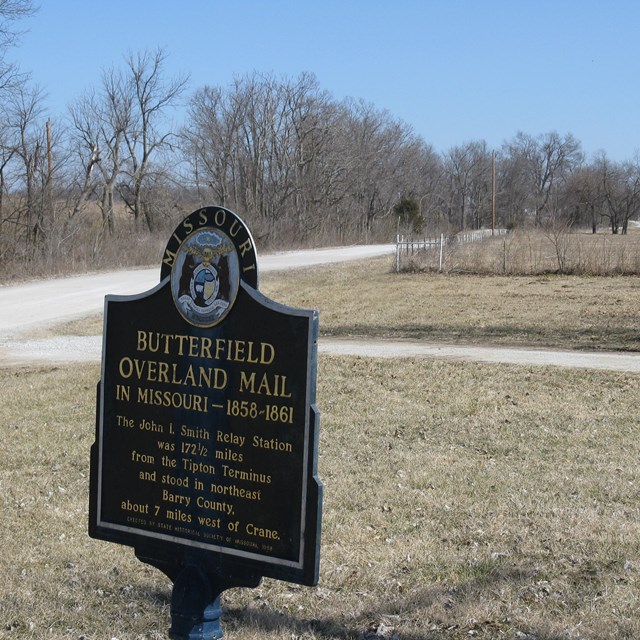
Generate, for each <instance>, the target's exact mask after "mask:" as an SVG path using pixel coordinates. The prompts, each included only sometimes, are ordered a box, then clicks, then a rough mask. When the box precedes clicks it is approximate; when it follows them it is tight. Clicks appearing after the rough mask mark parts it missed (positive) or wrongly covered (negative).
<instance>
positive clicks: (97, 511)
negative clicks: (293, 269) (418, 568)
mask: <svg viewBox="0 0 640 640" xmlns="http://www.w3.org/2000/svg"><path fill="white" fill-rule="evenodd" d="M257 286H258V266H257V261H256V251H255V246H254V244H253V239H252V237H251V234H250V233H249V231H248V229H247V227H246V226H245V225H244V223H243V222H242V221H241V220H240V219H239V218H238V217H237V216H236V215H235V214H233V213H232V212H231V211H229V210H227V209H224V208H222V207H210V208H205V209H201V210H198V211H196V212H195V213H193V214H191V215H190V216H189V217H188V218H186V219H185V220H184V221H183V222H182V223H181V225H180V226H179V227H178V228H177V229H176V231H175V232H174V234H173V235H172V236H171V238H170V240H169V243H168V244H167V248H166V250H165V254H164V258H163V261H162V267H161V281H160V283H159V285H158V286H157V287H155V288H154V289H152V290H151V291H148V292H145V293H141V294H140V295H136V296H107V298H106V302H105V316H104V343H103V359H102V376H101V382H100V385H99V391H98V403H97V424H96V441H95V444H94V445H93V447H92V460H91V499H90V524H89V530H90V534H91V535H92V536H93V537H96V538H100V539H103V540H110V541H114V542H119V543H122V544H127V545H130V546H133V547H134V548H135V549H136V554H137V555H138V556H139V557H140V558H141V559H143V560H145V561H146V562H150V563H151V564H154V565H155V566H158V567H159V568H161V569H162V570H163V571H165V573H167V575H169V577H171V578H172V579H173V580H174V581H175V580H176V579H179V576H180V575H183V576H184V575H186V574H185V571H186V572H187V573H189V572H192V573H193V571H194V567H195V570H196V572H199V575H200V579H205V578H206V579H205V582H208V583H209V584H210V585H213V586H212V589H213V591H219V590H221V588H228V587H229V586H235V585H240V584H254V583H256V581H257V580H259V578H260V576H270V577H274V578H279V579H284V580H289V581H293V582H299V583H302V584H309V585H311V584H315V583H316V582H317V579H318V565H319V538H320V514H321V501H322V486H321V483H320V482H319V480H318V478H317V475H316V465H317V438H318V411H317V409H316V406H315V391H316V341H317V314H316V312H313V311H306V310H300V309H292V308H289V307H285V306H283V305H280V304H278V303H276V302H273V301H272V300H269V299H267V298H266V297H264V296H263V295H262V294H260V293H259V291H258V290H257ZM203 576H204V578H203ZM183 582H184V579H183ZM216 595H217V594H216ZM175 597H176V596H175V591H174V598H175ZM175 608H176V611H175V617H176V618H177V617H179V615H180V612H179V611H178V609H179V608H180V607H179V606H176V607H175ZM185 624H186V623H185ZM189 624H190V623H189ZM179 626H180V624H179V623H178V622H176V620H174V622H173V627H172V631H173V635H174V637H182V636H181V635H180V633H181V632H180V630H179V629H178V627H179ZM187 626H188V625H187ZM185 628H186V627H185ZM203 637H207V636H203ZM211 637H214V636H211Z"/></svg>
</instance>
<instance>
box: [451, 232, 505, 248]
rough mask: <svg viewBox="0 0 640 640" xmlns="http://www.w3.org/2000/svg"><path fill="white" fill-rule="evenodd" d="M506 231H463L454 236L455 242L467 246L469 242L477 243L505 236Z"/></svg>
mask: <svg viewBox="0 0 640 640" xmlns="http://www.w3.org/2000/svg"><path fill="white" fill-rule="evenodd" d="M506 235H507V230H506V229H476V230H475V231H464V232H460V233H458V234H457V235H456V242H459V243H460V244H469V243H471V242H478V241H479V240H486V239H487V238H491V237H496V236H506Z"/></svg>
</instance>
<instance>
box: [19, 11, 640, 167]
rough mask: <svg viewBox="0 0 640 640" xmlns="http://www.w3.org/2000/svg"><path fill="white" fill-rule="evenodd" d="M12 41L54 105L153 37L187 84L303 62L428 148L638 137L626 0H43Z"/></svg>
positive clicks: (636, 80) (634, 19)
mask: <svg viewBox="0 0 640 640" xmlns="http://www.w3.org/2000/svg"><path fill="white" fill-rule="evenodd" d="M40 5H41V8H40V10H39V12H38V13H37V14H36V15H35V17H32V18H30V19H28V20H25V21H23V22H22V23H21V25H20V26H21V27H22V28H24V29H27V30H28V31H27V32H26V33H25V34H24V35H23V37H22V39H21V43H20V45H19V47H18V48H17V49H15V50H13V51H12V52H11V53H10V56H9V57H10V58H11V59H13V60H15V61H17V62H18V63H19V64H20V66H21V68H22V69H23V70H24V71H28V72H30V73H31V76H32V79H33V81H34V82H35V83H37V84H38V85H40V86H41V88H42V89H43V90H44V91H45V92H46V93H47V103H46V104H47V108H48V110H49V112H50V115H51V117H56V116H60V115H63V114H64V112H65V109H66V106H67V105H68V104H70V103H72V102H73V101H74V100H75V99H77V98H78V96H80V95H81V94H82V92H83V91H85V90H87V89H89V88H91V87H97V86H98V85H99V83H100V74H101V71H102V70H103V69H105V68H108V67H110V66H112V65H119V64H121V63H122V60H123V56H124V55H125V54H126V53H127V52H128V51H132V52H137V51H142V50H144V49H150V50H153V49H155V48H157V47H163V48H164V49H165V51H166V53H167V54H168V74H169V75H171V74H173V73H178V72H180V73H188V74H190V76H191V81H190V90H195V89H197V88H199V87H202V86H204V85H205V84H208V85H222V86H225V85H227V84H228V83H229V82H230V81H231V80H232V79H233V77H234V76H237V75H244V74H246V73H251V72H253V71H259V72H266V73H273V74H275V75H278V76H286V77H291V78H293V77H296V76H297V75H298V74H299V73H301V72H303V71H308V72H312V73H314V74H315V75H316V76H317V78H318V81H319V83H320V86H321V87H322V88H323V89H325V90H327V91H329V92H330V93H331V94H332V95H333V96H334V97H335V98H336V99H342V98H344V97H346V96H352V97H354V98H362V99H364V100H366V101H367V102H371V103H373V104H374V105H375V106H376V107H377V108H379V109H386V110H387V111H389V112H390V113H391V114H392V115H393V116H395V117H397V118H399V119H401V120H404V121H405V122H407V123H409V124H410V125H411V126H412V127H413V129H414V130H415V131H416V133H418V134H420V135H421V136H422V137H423V138H424V139H425V140H426V141H427V142H429V143H430V144H432V145H433V147H434V148H435V149H436V151H440V152H442V151H446V150H447V149H449V148H450V147H452V146H454V145H457V144H462V143H465V142H468V141H471V140H486V141H487V143H488V144H489V146H490V148H498V147H499V146H500V145H501V144H502V143H503V142H504V141H505V140H508V139H511V138H512V137H513V136H515V134H516V133H517V132H518V131H524V132H525V133H528V134H531V135H538V134H542V133H546V132H549V131H558V132H559V133H561V134H565V133H572V134H573V135H574V136H575V137H576V138H578V139H579V140H580V141H581V142H582V145H583V149H584V151H585V152H586V153H587V154H592V153H595V152H596V151H598V150H600V149H602V150H605V151H606V152H607V154H608V155H609V157H610V158H612V159H613V160H626V159H631V158H632V157H633V155H634V153H635V152H636V151H637V150H640V127H639V124H640V122H639V120H640V2H637V0H633V1H631V0H608V1H605V0H599V1H595V0H535V1H534V0H475V1H472V0H387V1H382V0H351V1H349V0H342V1H339V0H311V1H308V0H297V1H294V0H262V1H257V0H40Z"/></svg>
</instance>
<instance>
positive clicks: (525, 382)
mask: <svg viewBox="0 0 640 640" xmlns="http://www.w3.org/2000/svg"><path fill="white" fill-rule="evenodd" d="M354 274H355V275H354ZM639 285H640V280H638V279H637V278H577V277H565V276H544V277H536V278H531V277H529V278H516V279H514V278H501V277H483V278H479V277H470V276H461V275H458V276H446V275H437V274H403V275H401V276H395V275H392V274H391V273H390V264H389V261H388V260H387V261H373V262H369V263H363V264H361V265H355V266H354V265H342V266H341V267H333V268H330V269H328V270H325V269H323V270H318V269H313V270H307V271H303V272H299V273H290V274H278V275H275V274H274V275H271V274H270V275H269V276H268V277H265V278H264V279H263V290H264V291H265V293H267V294H268V295H270V296H272V297H273V298H275V299H278V300H281V301H284V302H287V303H289V304H292V305H300V306H305V307H317V308H319V309H320V311H321V326H322V330H323V331H324V332H325V333H327V334H332V335H363V336H385V337H386V336H389V337H394V338H398V337H405V338H422V339H427V340H431V339H433V340H441V339H446V340H452V341H453V340H455V341H460V340H473V341H475V340H480V341H484V342H499V343H502V344H516V343H518V344H522V343H527V344H539V345H553V346H565V347H572V346H573V347H574V348H587V347H589V348H591V347H599V348H612V349H616V348H619V349H627V350H635V349H638V346H639V345H638V337H637V335H636V334H637V330H636V329H635V327H637V312H638V309H639V308H640V305H639V302H640V299H639V297H640V294H639V292H638V290H639V289H640V287H639ZM354 291H357V292H358V293H357V295H354ZM407 294H413V295H407ZM634 318H635V319H636V320H635V323H634ZM78 326H79V325H77V324H74V325H69V326H67V327H65V328H63V329H62V331H63V332H66V333H76V332H77V330H78ZM82 327H83V332H84V333H92V332H94V331H95V330H96V327H98V329H97V330H98V331H99V329H100V325H99V324H98V323H95V324H94V325H92V324H91V323H88V324H87V323H83V324H82ZM98 377H99V367H98V366H97V365H83V366H69V367H57V368H53V367H40V368H30V369H27V368H25V369H16V368H13V369H2V370H0V389H2V392H1V397H2V402H1V403H0V514H1V522H2V533H1V534H0V543H1V545H2V553H1V554H0V572H1V574H2V576H3V580H2V584H1V586H0V638H8V639H13V638H16V639H18V638H20V639H23V638H29V639H38V640H39V639H44V638H53V639H58V638H60V639H64V640H80V639H83V640H102V639H106V640H110V639H113V638H117V639H118V640H142V639H145V640H151V639H156V640H157V639H159V638H164V637H166V630H167V628H168V625H169V598H170V592H171V585H170V583H169V582H168V580H167V579H166V578H165V577H164V576H163V575H162V574H161V573H159V572H158V571H157V570H155V569H152V568H151V567H147V566H146V565H143V564H141V563H140V562H138V561H137V560H136V559H135V558H134V556H133V553H132V552H131V550H130V549H127V548H124V547H118V546H116V545H111V544H108V543H104V542H99V541H95V540H91V539H90V538H89V537H88V535H87V533H86V529H87V508H88V484H89V481H88V472H89V468H88V465H89V447H90V445H91V443H92V442H93V438H94V411H95V409H94V403H95V384H96V382H97V380H98ZM639 383H640V380H639V378H638V376H634V375H628V374H620V373H609V372H602V371H598V372H596V371H586V370H585V371H582V370H565V369H553V368H543V367H517V366H508V365H485V364H462V363H455V362H445V361H440V360H438V361H430V360H411V359H407V360H376V359H363V358H340V357H333V356H323V357H321V358H320V363H319V389H318V404H319V406H320V409H321V412H322V424H321V443H320V461H319V472H320V476H321V478H322V480H323V482H324V484H325V506H324V524H323V539H322V553H321V576H320V584H319V585H318V586H317V587H315V588H307V587H299V586H296V585H289V584H286V583H280V582H275V581H271V580H267V581H265V582H264V584H263V585H262V586H261V587H260V588H258V589H255V590H242V589H238V590H233V591H230V592H227V593H226V594H225V596H224V597H223V606H224V608H225V615H224V621H223V624H224V628H225V632H226V635H227V637H228V638H229V639H230V640H257V639H258V638H264V637H265V636H269V637H272V638H275V639H277V640H302V639H304V640H329V639H337V640H361V639H364V640H382V639H385V640H440V639H452V640H461V639H462V638H470V637H476V638H485V639H494V638H505V639H509V640H536V639H537V640H560V639H562V640H574V639H575V640H577V639H579V638H580V639H585V640H587V639H589V640H600V639H602V640H607V639H611V640H613V639H616V640H622V639H629V640H631V639H637V638H640V619H639V618H638V611H639V610H640V602H639V600H640V477H639V475H638V461H639V460H640V422H639V421H638V413H637V412H638V406H640V384H639Z"/></svg>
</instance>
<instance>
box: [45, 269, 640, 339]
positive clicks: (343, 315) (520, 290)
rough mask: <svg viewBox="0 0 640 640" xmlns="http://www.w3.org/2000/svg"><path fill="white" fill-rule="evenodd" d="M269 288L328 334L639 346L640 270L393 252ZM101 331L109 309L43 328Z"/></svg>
mask: <svg viewBox="0 0 640 640" xmlns="http://www.w3.org/2000/svg"><path fill="white" fill-rule="evenodd" d="M260 288H261V291H262V292H263V293H265V295H267V296H269V297H271V298H272V299H274V300H277V301H278V302H282V303H284V304H289V305H291V306H294V307H302V308H310V309H311V308H312V309H318V310H319V311H320V332H321V335H322V336H331V337H361V338H388V339H396V340H397V339H404V340H423V341H426V342H431V341H432V342H444V343H461V344H463V343H473V344H495V345H504V346H516V345H517V346H537V347H550V348H561V349H577V350H580V349H583V350H585V349H586V350H611V351H616V350H619V351H638V350H640V332H639V331H638V310H639V309H640V278H639V277H636V276H618V277H605V276H592V277H589V276H559V275H542V276H509V277H507V276H478V275H463V274H458V275H447V274H438V273H401V274H396V273H393V272H392V261H391V259H390V258H377V259H374V260H367V261H362V262H353V263H343V264H336V265H326V266H323V267H322V269H317V268H308V269H299V270H295V271H282V272H277V273H273V272H269V273H265V274H264V275H263V276H262V277H261V285H260ZM51 333H55V334H58V335H82V336H84V335H100V334H101V333H102V315H101V314H100V315H96V316H93V317H92V318H88V319H82V320H78V321H73V322H69V323H65V324H62V325H59V326H57V327H55V328H53V329H45V330H43V331H41V332H40V334H42V335H40V334H39V336H40V337H46V335H47V334H51Z"/></svg>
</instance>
